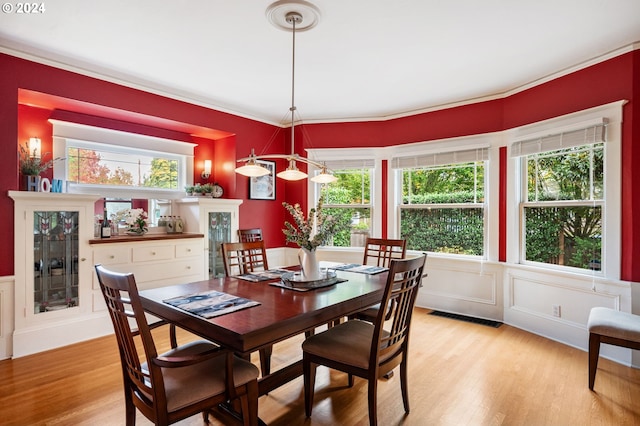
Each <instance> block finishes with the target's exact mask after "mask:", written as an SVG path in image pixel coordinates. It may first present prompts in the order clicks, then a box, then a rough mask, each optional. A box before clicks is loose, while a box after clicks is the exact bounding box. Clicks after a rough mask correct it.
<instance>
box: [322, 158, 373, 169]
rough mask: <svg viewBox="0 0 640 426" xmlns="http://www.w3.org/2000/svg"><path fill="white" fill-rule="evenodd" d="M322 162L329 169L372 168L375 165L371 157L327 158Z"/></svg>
mask: <svg viewBox="0 0 640 426" xmlns="http://www.w3.org/2000/svg"><path fill="white" fill-rule="evenodd" d="M324 163H325V164H326V166H327V167H328V168H329V169H330V170H346V169H372V168H374V167H375V161H374V160H373V159H368V160H363V159H357V160H355V159H354V160H329V161H326V162H324Z"/></svg>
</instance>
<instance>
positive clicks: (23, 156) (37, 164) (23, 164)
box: [20, 142, 58, 188]
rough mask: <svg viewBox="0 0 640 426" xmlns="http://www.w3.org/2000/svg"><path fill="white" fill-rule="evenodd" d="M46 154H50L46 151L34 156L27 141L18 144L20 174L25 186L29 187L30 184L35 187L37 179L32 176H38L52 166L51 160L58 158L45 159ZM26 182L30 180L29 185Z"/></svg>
mask: <svg viewBox="0 0 640 426" xmlns="http://www.w3.org/2000/svg"><path fill="white" fill-rule="evenodd" d="M48 155H50V153H46V154H45V155H44V156H42V157H38V156H36V155H35V153H34V152H31V151H30V150H29V143H28V142H25V143H24V144H22V145H20V174H21V175H22V176H24V178H23V180H24V183H25V187H26V188H30V187H32V186H36V187H37V184H38V182H37V180H38V179H37V178H33V176H40V173H42V172H44V171H45V170H47V169H50V168H52V167H53V162H54V161H56V160H58V158H50V159H49V160H45V156H48ZM30 176H32V177H30ZM28 182H31V185H29V183H28Z"/></svg>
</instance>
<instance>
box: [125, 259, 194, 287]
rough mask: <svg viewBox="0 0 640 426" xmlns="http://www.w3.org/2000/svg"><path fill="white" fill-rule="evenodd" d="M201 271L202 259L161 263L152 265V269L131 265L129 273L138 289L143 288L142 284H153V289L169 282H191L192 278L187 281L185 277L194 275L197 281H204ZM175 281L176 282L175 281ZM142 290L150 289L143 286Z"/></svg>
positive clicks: (148, 266) (140, 265)
mask: <svg viewBox="0 0 640 426" xmlns="http://www.w3.org/2000/svg"><path fill="white" fill-rule="evenodd" d="M203 271H204V259H203V258H193V259H184V260H174V261H171V262H161V263H157V264H154V265H153V267H150V265H142V264H132V265H131V270H130V272H132V273H133V274H134V275H135V277H136V282H137V283H138V285H139V287H140V288H143V283H154V284H153V285H151V287H154V286H158V285H160V284H162V283H166V282H168V281H169V280H172V281H171V282H183V283H185V282H189V281H193V278H189V279H187V278H185V277H193V276H194V275H195V276H197V279H200V280H201V279H204V278H203V277H202V274H203ZM176 279H178V280H177V281H176ZM144 288H150V287H149V286H144Z"/></svg>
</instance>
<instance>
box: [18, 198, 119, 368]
mask: <svg viewBox="0 0 640 426" xmlns="http://www.w3.org/2000/svg"><path fill="white" fill-rule="evenodd" d="M9 196H10V197H11V198H12V199H13V200H14V206H15V208H14V219H15V252H14V253H15V288H14V302H15V303H14V308H15V310H14V312H15V315H14V319H15V323H14V330H13V356H14V357H17V356H22V355H26V354H30V353H34V352H39V351H42V350H47V349H52V348H55V347H58V346H63V345H65V344H70V343H75V342H78V341H82V340H86V339H88V338H92V337H96V336H98V335H103V334H107V333H108V332H110V329H109V328H108V327H107V326H108V323H106V324H105V321H104V320H103V319H104V318H103V315H102V314H96V313H95V312H94V309H93V299H94V298H93V295H92V288H91V274H92V270H91V267H92V264H91V258H92V255H91V247H90V246H89V238H92V237H93V211H94V203H95V201H96V200H97V199H98V198H99V197H98V196H97V195H78V194H61V193H44V192H27V191H9Z"/></svg>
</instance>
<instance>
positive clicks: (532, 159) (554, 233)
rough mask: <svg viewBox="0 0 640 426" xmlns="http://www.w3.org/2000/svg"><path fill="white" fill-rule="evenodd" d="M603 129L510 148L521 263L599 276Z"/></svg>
mask: <svg viewBox="0 0 640 426" xmlns="http://www.w3.org/2000/svg"><path fill="white" fill-rule="evenodd" d="M605 130H606V127H605V126H604V124H598V125H594V126H590V127H588V128H584V129H579V130H572V131H569V132H565V133H559V134H552V135H549V136H545V137H541V138H536V139H529V140H524V141H520V142H516V143H514V144H513V146H512V148H511V155H512V156H513V157H518V158H519V161H520V170H521V179H520V182H521V189H520V194H521V200H520V224H521V250H520V253H521V259H520V260H521V262H522V263H541V264H548V265H558V266H562V267H571V268H579V269H583V270H593V271H599V270H600V269H601V263H602V250H603V245H602V239H603V210H604V203H605V184H604V176H605V134H606V132H605Z"/></svg>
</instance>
